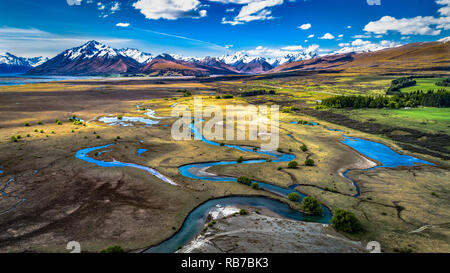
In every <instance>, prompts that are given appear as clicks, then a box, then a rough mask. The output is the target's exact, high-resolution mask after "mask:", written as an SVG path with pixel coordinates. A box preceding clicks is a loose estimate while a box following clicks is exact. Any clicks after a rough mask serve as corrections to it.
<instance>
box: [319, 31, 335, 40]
mask: <svg viewBox="0 0 450 273" xmlns="http://www.w3.org/2000/svg"><path fill="white" fill-rule="evenodd" d="M319 39H325V40H331V39H334V36H333V35H331V34H330V33H325V34H324V35H323V36H322V37H320V38H319Z"/></svg>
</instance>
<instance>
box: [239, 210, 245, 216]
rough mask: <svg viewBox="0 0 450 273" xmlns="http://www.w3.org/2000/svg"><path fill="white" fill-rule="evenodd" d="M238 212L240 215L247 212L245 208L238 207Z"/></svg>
mask: <svg viewBox="0 0 450 273" xmlns="http://www.w3.org/2000/svg"><path fill="white" fill-rule="evenodd" d="M239 214H240V215H246V214H247V211H246V210H245V209H240V210H239Z"/></svg>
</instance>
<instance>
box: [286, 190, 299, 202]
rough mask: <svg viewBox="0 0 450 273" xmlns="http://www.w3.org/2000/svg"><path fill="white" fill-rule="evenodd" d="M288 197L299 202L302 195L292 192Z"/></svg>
mask: <svg viewBox="0 0 450 273" xmlns="http://www.w3.org/2000/svg"><path fill="white" fill-rule="evenodd" d="M288 199H289V200H291V201H294V202H298V201H299V200H300V195H299V194H298V193H296V192H291V193H290V194H288Z"/></svg>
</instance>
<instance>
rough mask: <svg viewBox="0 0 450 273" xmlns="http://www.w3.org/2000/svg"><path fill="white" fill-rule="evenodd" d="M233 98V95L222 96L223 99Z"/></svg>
mask: <svg viewBox="0 0 450 273" xmlns="http://www.w3.org/2000/svg"><path fill="white" fill-rule="evenodd" d="M232 98H233V95H231V94H225V95H222V99H232Z"/></svg>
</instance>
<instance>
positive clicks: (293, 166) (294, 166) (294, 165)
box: [288, 161, 298, 169]
mask: <svg viewBox="0 0 450 273" xmlns="http://www.w3.org/2000/svg"><path fill="white" fill-rule="evenodd" d="M297 166H298V163H297V161H291V162H289V163H288V168H289V169H295V168H297Z"/></svg>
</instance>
